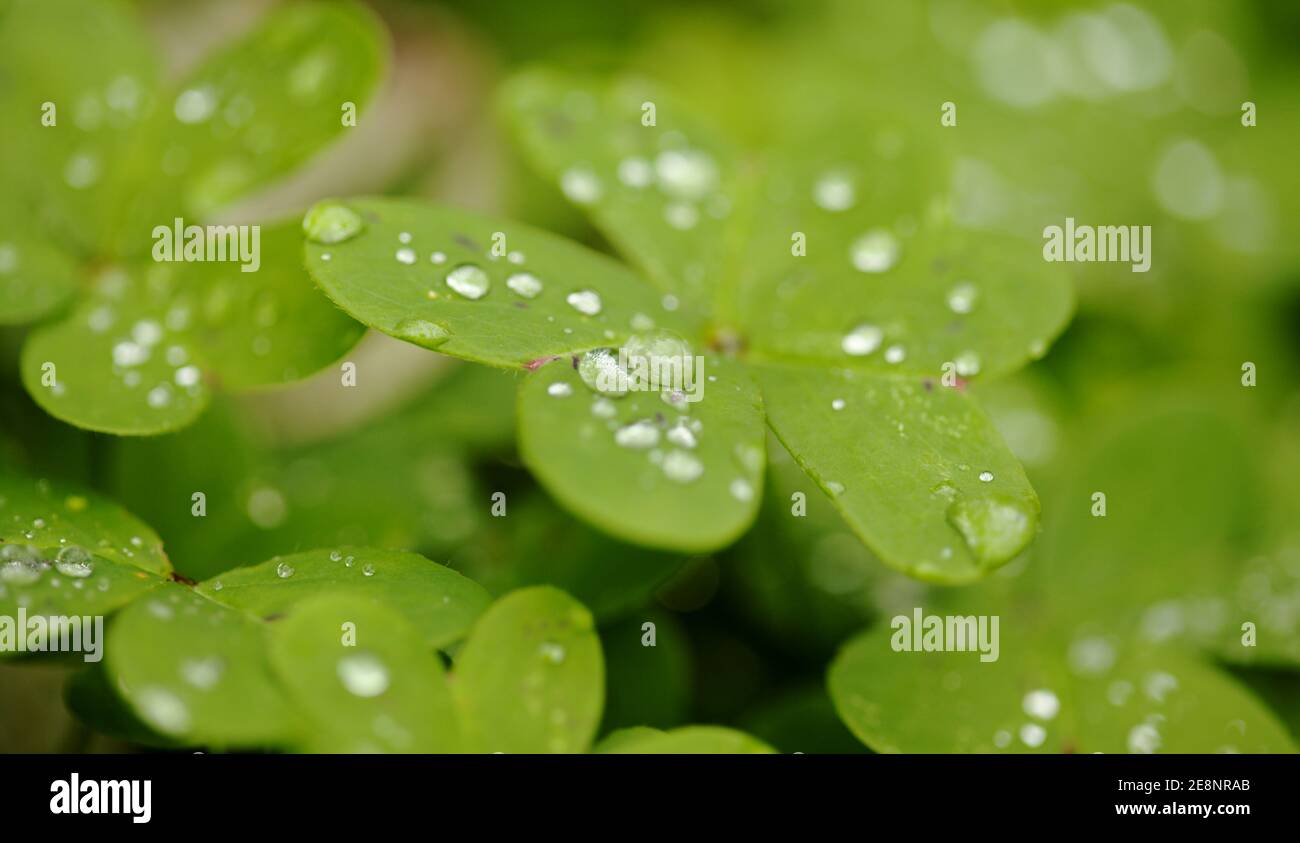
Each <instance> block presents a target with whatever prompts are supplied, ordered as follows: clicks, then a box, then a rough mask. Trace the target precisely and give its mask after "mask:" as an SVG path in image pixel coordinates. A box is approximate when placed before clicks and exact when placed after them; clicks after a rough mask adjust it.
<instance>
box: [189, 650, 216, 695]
mask: <svg viewBox="0 0 1300 843" xmlns="http://www.w3.org/2000/svg"><path fill="white" fill-rule="evenodd" d="M223 667H224V666H223V665H222V663H221V659H219V658H217V657H216V656H213V657H211V658H207V659H184V660H183V661H181V678H183V679H184V680H185V681H186V682H188V683H190V684H191V685H193V686H194V687H195V688H198V689H199V690H200V691H209V690H211V689H212V688H214V687H216V684H217V682H219V681H221V673H222V670H223Z"/></svg>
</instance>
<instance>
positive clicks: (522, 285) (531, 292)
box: [506, 272, 542, 299]
mask: <svg viewBox="0 0 1300 843" xmlns="http://www.w3.org/2000/svg"><path fill="white" fill-rule="evenodd" d="M506 286H507V287H509V288H510V289H511V290H513V291H514V292H515V293H516V294H518V295H521V296H523V297H524V298H526V299H534V298H537V295H538V294H539V293H541V292H542V280H541V279H540V278H538V277H537V276H536V275H533V274H532V273H531V272H516V273H515V274H514V275H511V276H510V277H509V278H507V279H506Z"/></svg>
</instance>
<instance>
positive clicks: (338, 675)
mask: <svg viewBox="0 0 1300 843" xmlns="http://www.w3.org/2000/svg"><path fill="white" fill-rule="evenodd" d="M425 637H426V636H425V634H424V633H423V631H422V630H419V629H417V628H416V627H415V626H414V625H412V624H411V623H410V621H409V620H408V619H407V618H406V617H404V616H403V613H401V612H398V611H395V610H393V609H390V608H388V607H387V606H385V605H383V604H381V603H376V602H374V601H373V600H371V599H369V597H367V596H364V595H362V594H357V593H350V594H345V593H338V594H320V595H318V596H314V597H311V598H308V599H305V600H303V601H302V602H300V603H298V604H297V605H295V606H294V607H293V609H292V611H291V612H290V614H289V617H288V618H287V619H285V620H282V621H279V622H277V623H276V624H275V625H274V626H273V627H272V629H271V633H270V656H271V661H272V663H273V664H274V665H275V670H276V673H277V675H278V676H279V678H280V681H281V682H282V683H283V684H284V686H285V688H286V690H287V693H288V694H289V696H290V697H291V698H292V699H293V701H294V703H295V705H296V706H297V707H298V708H299V709H300V710H302V711H303V712H305V713H306V715H307V716H308V718H309V719H310V720H311V721H312V723H313V727H312V731H311V737H310V738H309V739H307V742H306V746H307V747H308V748H309V749H310V750H311V751H314V752H368V753H369V752H384V751H387V752H393V751H396V752H456V751H458V750H459V749H460V746H461V740H460V726H459V724H458V722H457V714H456V709H455V705H454V703H453V702H452V697H451V690H450V689H449V688H448V686H447V678H446V676H445V675H444V673H443V669H442V664H441V662H440V661H439V659H438V657H437V655H436V654H434V653H430V652H428V650H427V649H425V646H424V638H425Z"/></svg>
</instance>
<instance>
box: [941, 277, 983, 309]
mask: <svg viewBox="0 0 1300 843" xmlns="http://www.w3.org/2000/svg"><path fill="white" fill-rule="evenodd" d="M977 296H978V291H977V290H976V289H975V285H974V284H971V283H970V282H962V283H961V284H958V285H957V286H956V287H953V288H952V289H951V290H949V291H948V309H949V310H951V311H952V312H953V313H970V312H971V310H973V309H974V307H975V299H976V298H977Z"/></svg>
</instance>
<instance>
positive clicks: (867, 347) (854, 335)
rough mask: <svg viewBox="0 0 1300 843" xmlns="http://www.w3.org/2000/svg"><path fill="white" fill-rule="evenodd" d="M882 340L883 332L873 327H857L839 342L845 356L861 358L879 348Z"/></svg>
mask: <svg viewBox="0 0 1300 843" xmlns="http://www.w3.org/2000/svg"><path fill="white" fill-rule="evenodd" d="M884 338H885V332H884V331H882V330H880V329H879V328H877V327H876V326H875V325H859V326H858V327H856V328H854V329H853V330H852V331H849V332H848V333H847V334H845V335H844V339H842V340H840V348H842V349H843V350H844V353H845V354H849V355H852V356H853V357H863V356H866V355H868V354H870V353H871V352H873V351H875V350H876V349H877V348H879V347H880V343H881V341H882V340H884Z"/></svg>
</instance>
